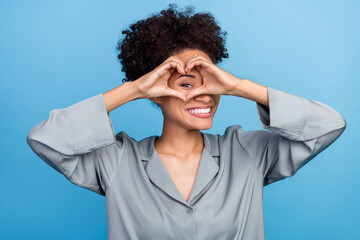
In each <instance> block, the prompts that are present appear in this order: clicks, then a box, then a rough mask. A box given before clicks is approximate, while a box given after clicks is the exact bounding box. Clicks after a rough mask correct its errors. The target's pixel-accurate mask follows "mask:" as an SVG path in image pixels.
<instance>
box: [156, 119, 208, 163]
mask: <svg viewBox="0 0 360 240" xmlns="http://www.w3.org/2000/svg"><path fill="white" fill-rule="evenodd" d="M203 147H204V140H203V138H202V136H201V132H200V130H198V129H191V130H190V129H184V128H182V127H180V126H178V125H175V124H168V123H166V122H164V125H163V132H162V134H161V136H160V138H158V139H157V140H156V141H155V148H156V151H157V152H158V153H162V154H171V155H175V156H177V157H178V158H180V159H181V158H186V157H187V156H189V155H193V154H197V153H200V154H201V152H202V151H203Z"/></svg>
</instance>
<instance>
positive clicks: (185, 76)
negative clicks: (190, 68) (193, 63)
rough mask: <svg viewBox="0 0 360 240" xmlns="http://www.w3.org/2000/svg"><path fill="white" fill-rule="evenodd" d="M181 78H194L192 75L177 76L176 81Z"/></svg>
mask: <svg viewBox="0 0 360 240" xmlns="http://www.w3.org/2000/svg"><path fill="white" fill-rule="evenodd" d="M181 77H190V78H195V76H194V75H191V74H190V75H180V76H178V77H177V78H176V79H179V78H181Z"/></svg>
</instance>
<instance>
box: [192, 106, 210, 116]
mask: <svg viewBox="0 0 360 240" xmlns="http://www.w3.org/2000/svg"><path fill="white" fill-rule="evenodd" d="M212 109H213V108H212V107H207V108H191V109H186V111H187V112H188V113H190V114H191V115H192V116H194V117H199V118H208V117H211V115H212Z"/></svg>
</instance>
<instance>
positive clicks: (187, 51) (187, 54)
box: [174, 48, 211, 62]
mask: <svg viewBox="0 0 360 240" xmlns="http://www.w3.org/2000/svg"><path fill="white" fill-rule="evenodd" d="M195 54H197V55H199V56H202V57H204V58H205V59H207V60H208V61H210V62H211V58H210V57H209V56H208V55H207V54H206V53H205V52H203V51H201V50H199V49H188V48H187V49H185V50H183V51H182V52H179V53H176V54H174V55H175V56H176V57H178V58H180V59H181V60H182V61H183V62H187V61H188V60H189V59H190V58H191V57H192V56H194V55H195Z"/></svg>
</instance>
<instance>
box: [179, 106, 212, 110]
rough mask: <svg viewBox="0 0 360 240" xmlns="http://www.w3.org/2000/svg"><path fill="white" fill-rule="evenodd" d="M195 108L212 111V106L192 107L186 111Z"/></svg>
mask: <svg viewBox="0 0 360 240" xmlns="http://www.w3.org/2000/svg"><path fill="white" fill-rule="evenodd" d="M196 108H198V109H203V108H211V110H212V108H213V106H202V107H192V108H187V109H186V110H190V109H196Z"/></svg>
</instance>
